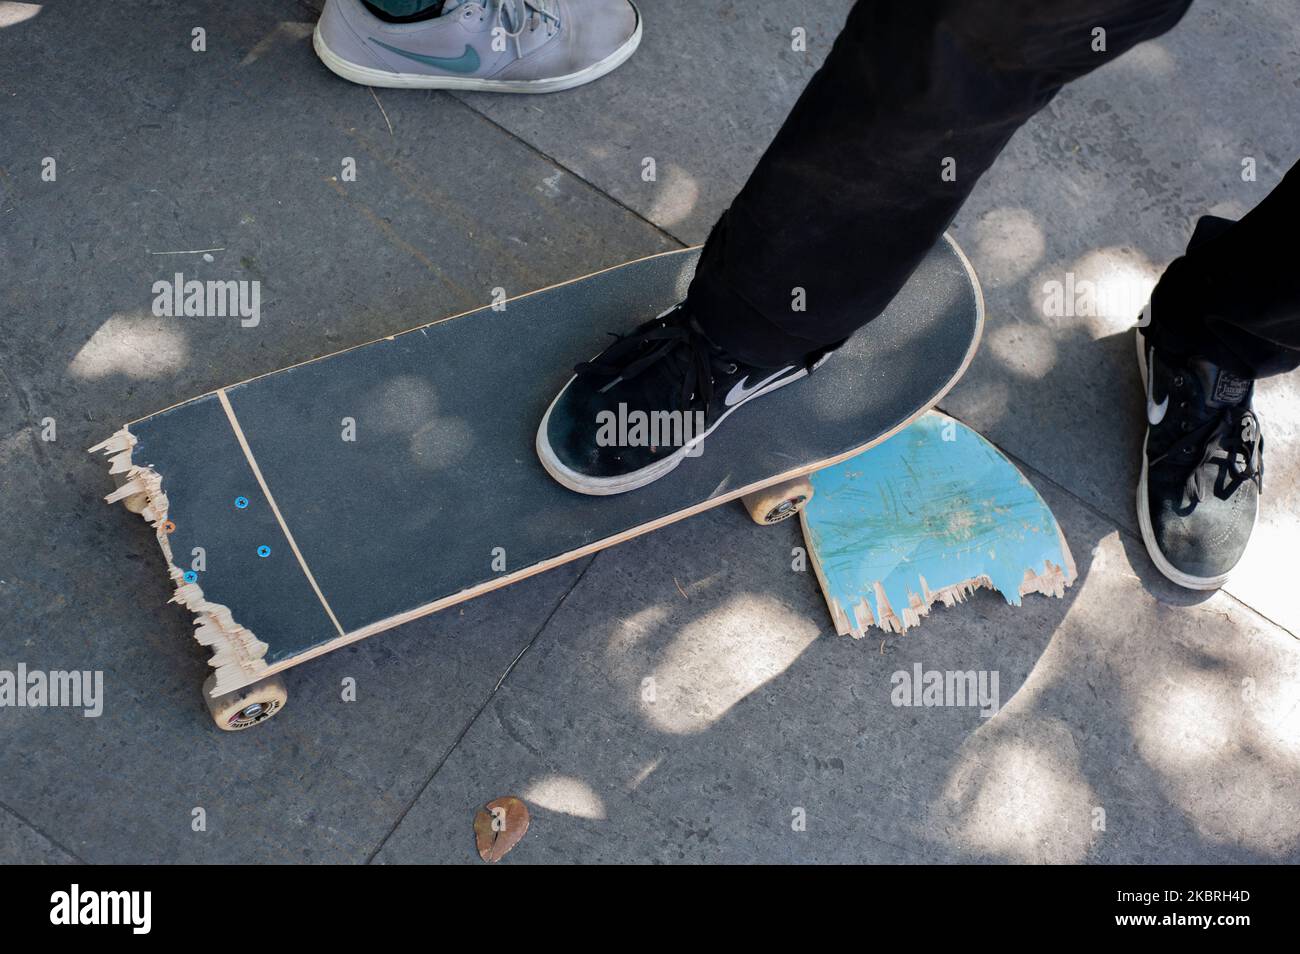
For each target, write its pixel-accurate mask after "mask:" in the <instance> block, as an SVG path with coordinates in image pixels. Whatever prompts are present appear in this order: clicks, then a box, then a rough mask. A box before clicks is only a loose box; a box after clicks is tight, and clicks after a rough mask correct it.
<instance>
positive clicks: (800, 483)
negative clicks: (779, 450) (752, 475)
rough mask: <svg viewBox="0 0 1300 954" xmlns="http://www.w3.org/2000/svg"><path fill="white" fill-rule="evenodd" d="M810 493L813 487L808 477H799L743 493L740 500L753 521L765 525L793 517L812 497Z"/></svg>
mask: <svg viewBox="0 0 1300 954" xmlns="http://www.w3.org/2000/svg"><path fill="white" fill-rule="evenodd" d="M812 495H813V488H812V484H810V483H809V482H808V478H806V477H799V478H798V479H796V480H789V481H786V482H785V483H783V484H773V485H772V486H771V487H764V488H763V489H762V490H756V491H754V492H753V493H752V494H745V496H743V497H741V498H740V502H741V503H743V504H744V505H745V509H746V510H748V511H749V516H750V517H751V518H752V519H753V521H754V522H755V523H758V524H762V525H763V526H765V527H766V526H770V525H771V524H774V523H780V522H781V521H782V520H788V519H790V518H791V517H793V516H794V515H795V514H797V513H798V512H799V511H800V510H802V509H803V508H804V505H805V504H807V503H808V501H809V500H811V499H812Z"/></svg>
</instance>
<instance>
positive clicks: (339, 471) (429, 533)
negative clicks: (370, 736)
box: [92, 236, 983, 730]
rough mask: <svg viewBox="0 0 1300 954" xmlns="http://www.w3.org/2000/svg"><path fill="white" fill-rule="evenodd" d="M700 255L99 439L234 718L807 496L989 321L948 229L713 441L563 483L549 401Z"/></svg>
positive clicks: (657, 302)
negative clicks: (426, 625)
mask: <svg viewBox="0 0 1300 954" xmlns="http://www.w3.org/2000/svg"><path fill="white" fill-rule="evenodd" d="M698 258H699V250H698V249H686V250H683V251H678V252H667V253H664V254H661V255H655V256H652V257H650V258H645V259H641V260H640V261H636V262H632V263H630V264H627V265H622V266H619V267H616V268H611V269H608V270H606V271H602V272H597V273H595V274H593V275H588V276H586V277H585V278H579V279H575V280H573V281H570V282H566V283H564V284H560V285H555V286H552V287H550V288H546V289H543V290H541V291H537V292H533V293H532V294H529V295H524V296H522V297H519V298H515V299H510V300H508V301H506V302H504V303H498V304H497V305H495V306H487V307H484V308H480V309H478V310H476V311H470V312H466V313H464V314H461V315H456V316H453V317H450V318H445V319H442V320H440V321H435V322H433V323H431V324H428V325H424V326H422V327H419V328H415V329H412V330H411V331H408V332H404V333H402V334H399V335H395V336H393V337H390V338H384V339H382V340H379V341H374V342H371V343H370V344H365V345H360V346H357V347H354V348H351V349H348V350H346V351H341V352H338V353H337V354H332V355H328V356H325V357H322V358H317V359H315V360H312V361H308V362H306V363H303V364H299V365H295V366H293V367H290V368H286V369H284V370H282V371H276V372H273V373H271V374H267V375H263V376H262V377H258V378H253V379H252V380H249V381H245V382H243V383H241V384H236V385H232V386H230V387H226V388H222V389H220V390H218V391H215V392H213V393H210V394H205V395H202V396H201V397H197V398H194V399H193V400H190V401H186V402H184V403H182V404H178V405H176V406H174V407H171V408H168V409H167V410H164V411H161V412H159V413H157V414H154V415H151V416H149V417H146V418H143V419H141V420H138V421H135V422H133V423H131V424H128V425H127V426H125V427H123V428H122V429H121V430H119V431H118V432H117V433H116V434H114V435H113V436H112V437H111V438H109V439H108V440H106V441H104V442H103V443H102V444H100V445H98V446H97V447H95V448H92V451H98V452H102V453H105V454H107V455H110V456H111V468H110V469H111V472H112V473H113V475H114V476H115V477H116V479H117V481H118V484H119V486H118V489H117V490H116V491H115V492H114V493H112V494H110V495H109V496H108V498H107V499H108V500H109V501H110V502H114V501H119V500H120V501H125V502H126V503H127V506H128V508H129V509H131V510H133V511H135V512H138V513H140V514H141V515H142V516H144V518H145V519H146V520H147V521H148V522H149V523H150V524H151V526H152V527H153V530H154V533H155V535H156V537H157V540H158V544H159V546H160V547H161V549H162V552H163V556H164V558H165V560H166V563H167V570H168V573H169V575H170V577H171V579H172V581H173V583H174V585H175V595H174V596H173V601H174V602H177V603H180V604H183V605H184V606H185V607H186V608H187V609H189V610H190V611H191V612H192V613H193V614H194V616H195V632H194V635H195V637H196V638H197V640H198V641H199V642H200V643H201V644H203V645H204V646H206V647H208V649H210V650H211V653H212V658H211V659H210V661H209V665H210V666H211V667H212V669H213V673H212V675H211V676H210V677H209V679H208V680H207V682H206V683H205V684H204V690H205V691H204V697H205V700H206V702H207V704H208V707H209V709H210V711H211V713H212V715H213V718H214V719H215V720H216V722H217V725H219V726H220V727H221V728H223V729H231V730H233V729H243V728H247V727H249V726H251V725H255V724H257V723H259V722H261V721H264V720H265V719H267V718H268V717H270V716H271V715H274V714H275V712H277V711H279V709H280V708H281V707H282V706H283V705H284V702H285V700H286V698H287V695H286V691H285V688H284V686H283V683H282V682H281V681H280V680H279V678H278V676H277V674H278V673H281V672H283V671H284V670H286V669H289V668H291V667H293V666H296V665H298V664H299V663H302V662H306V661H307V660H309V659H313V658H315V657H317V656H320V655H322V654H324V653H327V652H330V651H332V650H335V649H338V648H340V647H342V646H346V645H348V644H350V643H354V642H356V641H357V640H361V639H364V638H366V637H367V636H373V635H375V634H376V633H380V632H383V631H384V630H387V629H391V628H393V627H395V626H400V625H401V624H403V623H405V622H408V621H410V620H413V619H417V618H418V617H421V616H424V615H426V614H428V613H433V612H435V611H437V610H440V609H444V608H445V607H448V606H452V605H454V604H456V603H459V602H461V601H463V600H467V599H470V598H472V597H475V596H478V595H480V594H483V593H487V592H489V591H490V590H494V589H497V588H498V587H501V586H505V585H507V584H509V583H512V582H514V581H516V580H520V579H523V578H524V577H527V576H531V575H533V574H535V573H539V572H541V571H543V570H547V569H550V568H552V567H555V566H559V565H560V564H563V563H566V562H568V561H570V560H575V559H578V558H579V557H582V556H585V555H587V554H591V553H595V552H596V551H598V550H601V549H604V548H605V547H608V546H612V545H613V544H615V543H619V542H620V541H623V540H627V539H629V538H631V537H634V536H637V535H638V534H642V533H647V532H649V531H651V530H655V529H657V528H659V527H662V526H665V525H667V524H669V523H673V522H674V521H677V520H681V519H683V518H685V517H688V516H690V515H692V514H695V513H699V512H701V511H703V510H707V509H709V508H710V507H715V506H718V505H720V504H722V503H724V502H726V501H728V500H732V499H735V498H743V499H744V502H745V505H746V507H747V508H748V509H749V512H750V514H751V516H752V517H753V518H754V519H755V520H756V521H758V522H760V523H774V522H776V521H778V520H781V519H784V518H785V517H788V516H792V515H793V514H795V513H796V512H798V510H799V509H800V508H801V507H802V506H803V504H804V503H805V502H806V501H807V499H808V497H809V495H810V493H811V490H810V488H809V484H808V481H807V480H806V475H808V474H809V473H810V472H812V471H815V470H817V469H819V468H821V467H826V466H829V465H831V464H834V463H836V462H837V461H840V460H843V459H845V458H848V457H851V456H853V455H855V454H858V453H861V452H862V451H863V450H865V449H867V448H869V447H871V446H872V445H874V444H877V443H879V442H880V441H883V440H884V439H886V438H887V437H889V436H890V435H891V434H893V433H895V432H897V431H898V430H900V429H901V428H903V427H906V426H907V425H908V424H909V423H910V422H911V421H913V420H914V419H915V418H916V417H917V416H918V415H920V414H922V413H924V412H925V411H926V410H927V409H928V408H930V407H932V406H933V405H934V404H935V403H936V402H937V401H938V400H939V399H940V398H941V397H942V396H943V395H944V394H945V393H947V391H948V389H949V388H951V387H952V385H953V384H954V383H955V382H956V381H957V379H958V378H959V377H960V376H961V375H962V373H963V372H964V371H965V369H966V367H967V365H968V364H969V363H970V360H971V357H972V356H973V355H974V352H975V349H976V345H977V343H978V341H979V336H980V330H981V327H982V325H983V301H982V298H981V294H980V290H979V286H978V283H977V281H976V279H975V275H974V272H973V271H972V270H971V267H970V264H969V263H968V262H967V261H966V258H965V256H964V255H962V253H961V251H960V250H959V249H958V248H957V246H956V244H955V243H954V242H952V240H951V239H948V238H947V237H946V236H945V238H944V240H943V241H940V242H939V243H938V245H936V246H935V248H934V249H932V250H931V251H930V253H929V254H928V256H927V257H926V258H925V260H924V261H923V262H922V263H921V265H920V267H919V268H918V269H917V270H916V272H915V274H914V275H913V276H912V278H911V279H910V280H909V281H908V283H907V285H906V286H905V287H904V288H903V290H902V291H901V292H900V293H899V294H898V295H897V297H896V298H895V299H894V300H893V302H892V303H891V304H890V305H889V307H888V308H887V309H886V310H885V312H884V313H883V314H881V315H880V316H879V317H878V318H876V319H875V320H874V321H873V322H871V323H870V324H869V325H868V326H867V327H866V328H865V329H863V330H862V331H860V332H858V334H856V335H855V336H854V337H852V338H851V339H849V341H848V342H847V343H846V344H845V345H844V346H843V347H842V348H840V349H839V350H838V351H837V352H836V353H835V354H834V355H832V357H831V359H830V360H829V361H827V362H826V363H825V365H824V366H823V367H821V368H820V369H819V370H817V371H816V372H815V373H814V374H812V375H811V376H810V377H809V378H808V379H807V380H805V381H802V382H800V383H799V384H797V385H795V386H793V387H788V388H783V389H781V390H780V391H777V392H775V393H773V394H771V395H769V396H767V397H764V398H763V399H762V400H760V401H756V402H754V403H753V404H751V405H749V406H747V407H745V408H744V409H743V410H742V411H740V412H739V413H737V414H735V415H734V416H733V417H732V418H731V419H730V420H728V422H727V424H726V426H725V427H723V428H720V429H719V430H718V432H717V433H716V434H713V435H711V436H710V437H709V438H708V439H707V440H706V441H705V442H704V447H703V452H702V453H701V454H700V455H699V456H698V457H692V458H688V459H687V460H686V461H685V462H684V463H683V464H682V466H680V467H678V468H677V469H676V470H674V471H673V472H672V473H670V474H668V475H667V476H665V477H664V478H662V479H661V480H658V481H656V482H655V483H653V484H651V485H649V486H647V487H644V488H641V489H640V490H637V491H634V492H631V493H626V494H620V495H617V496H609V497H592V496H583V495H581V494H576V493H573V492H571V491H569V490H566V489H565V488H564V487H562V486H560V485H559V484H557V483H556V482H555V481H554V480H552V479H551V478H550V477H549V476H547V474H546V472H545V471H544V470H543V468H542V465H541V463H540V462H539V461H538V459H537V456H536V454H535V452H534V450H533V442H534V436H535V433H536V429H537V425H538V422H539V421H540V420H541V417H542V414H543V413H544V412H545V410H546V408H547V405H548V404H549V402H550V401H551V399H552V398H553V397H554V396H555V394H556V392H557V391H558V390H559V389H560V387H561V386H562V385H563V384H564V382H565V380H567V378H568V376H569V374H570V371H569V369H570V368H571V367H572V366H573V365H574V364H575V363H576V362H578V361H581V360H584V359H586V358H588V357H590V355H591V353H592V352H593V350H595V349H597V348H598V347H599V346H600V343H601V342H602V341H603V340H605V336H606V334H607V333H608V332H611V331H612V332H620V333H622V332H627V331H629V330H631V329H632V328H634V327H635V326H636V325H638V324H640V323H641V322H644V321H646V320H648V319H649V318H652V317H654V316H655V315H657V314H659V313H661V312H662V311H664V310H665V309H667V308H668V307H670V306H671V305H673V304H674V303H676V302H678V301H680V300H681V299H682V298H683V297H684V296H685V293H686V289H687V286H688V285H689V284H690V280H691V276H692V275H693V274H694V269H695V264H696V262H697V261H698ZM539 369H541V371H542V373H538V372H539Z"/></svg>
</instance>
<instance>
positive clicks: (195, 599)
mask: <svg viewBox="0 0 1300 954" xmlns="http://www.w3.org/2000/svg"><path fill="white" fill-rule="evenodd" d="M135 445H136V438H135V435H134V434H132V433H131V432H130V430H128V429H127V428H125V427H123V428H122V429H121V430H119V431H118V432H117V433H116V434H114V435H113V436H112V437H110V438H109V439H108V440H106V441H103V442H101V443H99V444H96V445H95V446H94V447H92V448H90V451H89V453H91V454H104V455H105V456H107V457H108V462H109V467H108V472H109V473H110V474H113V475H118V474H121V475H124V482H123V483H122V485H121V486H120V487H118V488H117V489H116V490H115V491H113V492H112V493H111V494H109V495H108V496H106V497H105V498H104V500H105V502H107V503H110V504H112V503H117V502H119V501H125V500H126V499H127V498H128V497H133V496H135V495H136V494H143V495H144V498H145V506H144V509H143V510H141V511H140V516H141V517H143V518H144V519H145V520H146V521H147V522H148V523H149V524H150V526H152V527H153V529H154V536H155V537H156V538H157V540H158V547H159V549H161V550H162V553H163V558H164V559H165V560H166V561H167V574H168V576H170V577H171V580H172V585H173V586H174V587H175V590H176V592H175V593H174V594H173V595H172V598H171V602H173V603H180V604H181V605H182V606H184V607H185V608H186V609H188V610H189V611H190V612H191V613H193V614H194V627H195V628H194V638H195V639H196V640H198V642H199V644H200V645H202V646H206V647H207V648H208V649H209V650H211V652H212V658H211V659H209V660H208V665H209V666H211V667H212V668H213V675H214V676H215V680H214V683H213V687H212V693H211V694H212V695H213V696H220V695H224V694H225V693H227V692H231V691H233V690H235V689H239V688H241V687H243V686H246V685H248V684H249V683H250V682H254V681H256V680H257V679H259V678H260V677H261V676H262V675H263V674H264V673H265V671H266V669H267V668H268V667H267V663H266V658H265V657H266V651H267V648H268V647H267V645H266V643H264V642H262V641H261V640H260V639H258V638H257V637H256V636H254V635H253V633H252V631H251V630H249V629H248V628H247V627H244V626H241V625H239V623H237V622H235V619H234V617H233V616H232V615H231V613H230V609H229V608H228V607H226V606H222V605H221V604H220V603H213V602H210V601H209V600H207V599H206V598H205V597H204V596H203V589H202V588H201V587H200V586H199V585H198V584H197V583H187V582H185V571H184V570H182V569H181V568H180V567H178V566H177V565H176V563H175V561H174V560H173V558H172V547H171V541H170V540H169V539H168V533H167V530H166V529H164V528H165V526H166V524H167V495H166V494H165V493H164V492H163V488H162V475H161V474H159V473H158V472H157V471H155V470H154V469H153V468H152V467H149V466H144V465H140V464H137V463H135V462H134V461H132V460H131V454H132V451H133V450H134V448H135Z"/></svg>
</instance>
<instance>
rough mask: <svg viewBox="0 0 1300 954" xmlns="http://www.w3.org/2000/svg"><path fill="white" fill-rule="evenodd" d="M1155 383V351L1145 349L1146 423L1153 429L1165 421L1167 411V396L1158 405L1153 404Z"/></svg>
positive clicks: (1153, 349)
mask: <svg viewBox="0 0 1300 954" xmlns="http://www.w3.org/2000/svg"><path fill="white" fill-rule="evenodd" d="M1155 381H1156V349H1155V348H1148V349H1147V421H1148V423H1150V424H1151V426H1152V427H1155V426H1156V425H1157V424H1159V423H1160V422H1161V421H1163V420H1164V419H1165V411H1167V410H1169V395H1168V394H1166V395H1165V399H1164V400H1163V401H1161V402H1160V403H1159V404H1157V403H1156V402H1155V392H1154V390H1153V388H1154V386H1155Z"/></svg>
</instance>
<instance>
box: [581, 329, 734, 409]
mask: <svg viewBox="0 0 1300 954" xmlns="http://www.w3.org/2000/svg"><path fill="white" fill-rule="evenodd" d="M611 334H613V332H611ZM614 337H615V338H617V339H618V340H617V341H616V342H615V343H614V344H612V345H610V346H609V347H608V348H606V349H605V350H604V351H603V352H601V353H600V354H599V355H597V356H596V357H595V358H593V359H592V360H590V361H584V362H583V363H582V364H578V365H575V366H574V368H573V372H574V374H576V375H578V376H579V377H583V376H593V375H594V376H598V377H605V378H610V381H609V382H608V383H607V384H605V385H604V386H603V387H601V389H600V393H602V394H604V393H605V392H606V391H608V390H609V389H610V388H612V387H614V385H616V384H619V383H620V382H623V381H630V380H632V379H633V378H635V377H637V376H638V375H640V374H643V373H644V372H645V371H647V370H648V369H649V368H651V367H653V366H655V365H656V364H658V363H659V362H661V361H670V362H674V365H673V370H674V371H677V372H680V373H681V377H682V386H681V393H680V394H679V396H678V402H679V410H682V411H689V410H691V406H692V404H693V403H694V402H695V401H696V399H698V401H699V403H701V404H702V405H703V407H704V408H705V409H706V410H707V408H708V407H709V405H710V404H711V403H712V402H713V357H714V356H713V346H712V345H711V344H710V343H709V340H708V338H706V337H705V336H704V333H703V332H702V331H700V330H699V328H697V327H696V325H695V321H694V319H689V320H687V321H685V322H682V323H680V324H676V323H663V324H658V325H655V326H654V327H651V328H647V329H645V330H643V331H634V332H632V333H631V334H630V335H619V334H614Z"/></svg>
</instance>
